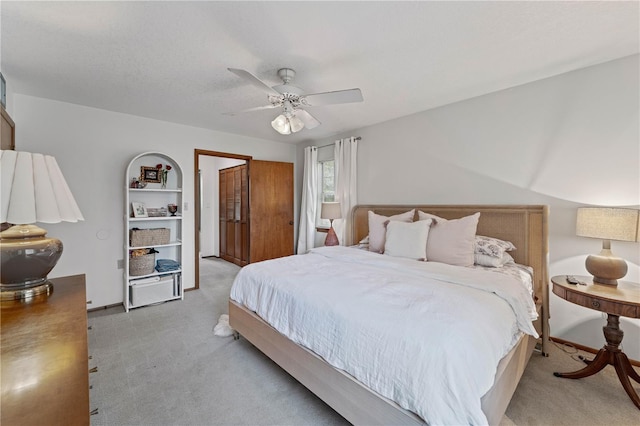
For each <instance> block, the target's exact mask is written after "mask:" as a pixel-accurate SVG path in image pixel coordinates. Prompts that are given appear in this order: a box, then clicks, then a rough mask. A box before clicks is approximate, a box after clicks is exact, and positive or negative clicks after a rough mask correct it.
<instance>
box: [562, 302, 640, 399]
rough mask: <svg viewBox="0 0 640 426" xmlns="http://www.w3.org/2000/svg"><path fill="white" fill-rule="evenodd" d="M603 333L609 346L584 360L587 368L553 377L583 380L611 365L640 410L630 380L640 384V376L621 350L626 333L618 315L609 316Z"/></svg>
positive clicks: (636, 395)
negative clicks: (593, 356) (589, 358)
mask: <svg viewBox="0 0 640 426" xmlns="http://www.w3.org/2000/svg"><path fill="white" fill-rule="evenodd" d="M602 331H604V337H605V339H606V341H607V344H606V345H604V348H602V349H600V350H599V351H598V354H597V355H596V357H595V358H594V359H593V360H591V361H587V360H583V361H584V362H585V363H587V366H586V367H584V368H583V369H582V370H578V371H574V372H573V373H557V372H556V373H553V375H554V376H556V377H562V378H565V379H582V378H583V377H588V376H591V375H593V374H596V373H597V372H598V371H600V370H602V369H603V368H604V367H606V366H607V365H609V364H611V365H613V366H614V367H615V369H616V373H617V374H618V379H620V383H622V387H623V388H624V390H625V391H626V392H627V395H629V398H631V401H633V403H634V404H635V406H636V407H638V408H640V398H639V397H638V394H637V393H636V391H635V389H634V388H633V385H632V384H631V381H630V380H629V378H632V379H633V380H635V381H636V382H638V383H640V375H638V373H637V372H636V371H635V370H634V369H633V366H632V365H631V362H629V358H627V355H625V353H624V352H622V351H621V350H620V343H621V342H622V338H623V337H624V333H623V332H622V330H621V329H620V317H619V316H618V315H613V314H607V325H605V326H604V327H602Z"/></svg>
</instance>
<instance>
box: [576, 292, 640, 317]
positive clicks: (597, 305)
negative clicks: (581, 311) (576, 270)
mask: <svg viewBox="0 0 640 426" xmlns="http://www.w3.org/2000/svg"><path fill="white" fill-rule="evenodd" d="M565 298H566V299H567V301H569V302H572V303H575V304H578V305H581V306H585V307H587V308H591V309H594V310H596V311H602V312H606V313H608V314H614V315H620V316H624V317H629V318H638V317H640V309H639V308H638V307H636V306H633V305H631V304H628V305H627V304H624V303H622V302H610V301H608V300H603V299H601V298H598V297H592V296H588V295H584V294H577V293H573V292H571V291H567V292H566V297H565Z"/></svg>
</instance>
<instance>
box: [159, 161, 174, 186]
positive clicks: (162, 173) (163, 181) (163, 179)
mask: <svg viewBox="0 0 640 426" xmlns="http://www.w3.org/2000/svg"><path fill="white" fill-rule="evenodd" d="M156 169H158V176H159V177H160V186H161V187H162V188H163V189H164V188H166V187H167V177H168V176H169V170H171V166H170V165H168V164H165V165H164V169H163V168H162V164H157V165H156Z"/></svg>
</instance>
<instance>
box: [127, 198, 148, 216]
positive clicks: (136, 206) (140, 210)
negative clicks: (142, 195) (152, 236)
mask: <svg viewBox="0 0 640 426" xmlns="http://www.w3.org/2000/svg"><path fill="white" fill-rule="evenodd" d="M131 211H132V212H133V217H149V213H148V212H147V207H146V206H145V205H144V203H139V202H137V201H132V202H131Z"/></svg>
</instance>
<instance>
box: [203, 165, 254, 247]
mask: <svg viewBox="0 0 640 426" xmlns="http://www.w3.org/2000/svg"><path fill="white" fill-rule="evenodd" d="M199 157H200V159H199V160H198V161H199V165H200V172H201V176H202V187H201V188H202V208H201V209H200V217H201V221H200V222H201V228H200V256H202V257H206V256H220V210H219V205H220V202H219V197H218V194H219V189H220V186H219V176H218V170H220V169H225V168H227V167H233V166H236V165H238V164H243V163H246V161H244V160H237V159H234V158H223V157H212V156H209V155H200V156H199Z"/></svg>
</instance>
